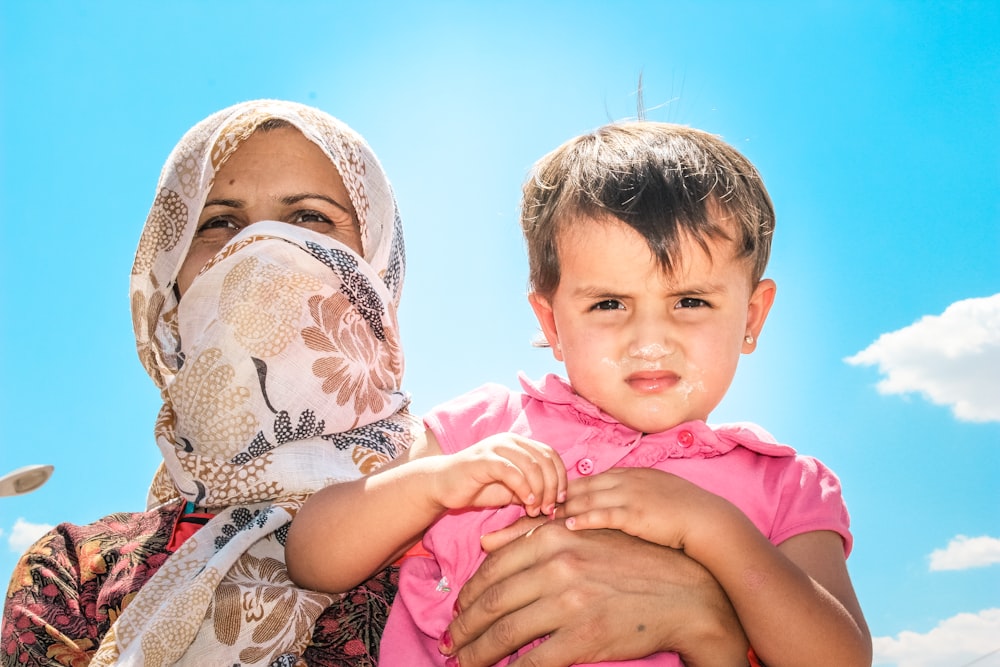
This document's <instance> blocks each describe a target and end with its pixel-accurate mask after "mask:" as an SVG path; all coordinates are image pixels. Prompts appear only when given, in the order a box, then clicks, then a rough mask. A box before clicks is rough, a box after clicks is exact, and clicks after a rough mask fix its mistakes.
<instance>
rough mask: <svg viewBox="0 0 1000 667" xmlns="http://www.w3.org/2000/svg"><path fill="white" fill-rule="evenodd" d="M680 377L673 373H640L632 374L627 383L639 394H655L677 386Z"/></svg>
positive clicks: (626, 380)
mask: <svg viewBox="0 0 1000 667" xmlns="http://www.w3.org/2000/svg"><path fill="white" fill-rule="evenodd" d="M679 380H680V376H679V375H677V373H674V372H672V371H638V372H635V373H632V374H631V375H629V376H628V377H627V378H625V382H627V383H628V385H629V386H630V387H631V388H632V389H633V390H634V391H637V392H640V393H643V394H655V393H657V392H661V391H666V390H668V389H671V388H673V387H674V386H676V385H677V382H678V381H679Z"/></svg>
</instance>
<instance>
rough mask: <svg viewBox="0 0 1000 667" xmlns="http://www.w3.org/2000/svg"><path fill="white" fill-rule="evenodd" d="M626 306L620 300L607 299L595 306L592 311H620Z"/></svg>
mask: <svg viewBox="0 0 1000 667" xmlns="http://www.w3.org/2000/svg"><path fill="white" fill-rule="evenodd" d="M624 307H625V306H623V305H622V302H621V301H619V300H618V299H605V300H604V301H598V302H597V303H595V304H594V305H593V306H591V308H590V309H591V310H620V309H622V308H624Z"/></svg>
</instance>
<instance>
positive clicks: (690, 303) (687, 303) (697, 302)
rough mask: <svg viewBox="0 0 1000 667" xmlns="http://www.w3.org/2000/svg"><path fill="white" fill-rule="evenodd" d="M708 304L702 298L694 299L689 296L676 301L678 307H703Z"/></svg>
mask: <svg viewBox="0 0 1000 667" xmlns="http://www.w3.org/2000/svg"><path fill="white" fill-rule="evenodd" d="M707 305H708V302H707V301H705V300H704V299H696V298H694V297H691V296H686V297H684V298H683V299H681V300H680V301H678V302H677V307H678V308H704V307H706V306H707Z"/></svg>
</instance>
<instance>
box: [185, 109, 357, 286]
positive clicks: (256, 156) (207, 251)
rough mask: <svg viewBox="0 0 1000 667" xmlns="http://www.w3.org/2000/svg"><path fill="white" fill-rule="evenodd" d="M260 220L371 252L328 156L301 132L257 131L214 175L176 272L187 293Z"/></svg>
mask: <svg viewBox="0 0 1000 667" xmlns="http://www.w3.org/2000/svg"><path fill="white" fill-rule="evenodd" d="M261 220H276V221H278V222H285V223H288V224H291V225H300V226H302V227H306V228H308V229H311V230H313V231H315V232H319V233H320V234H325V235H327V236H329V237H330V238H332V239H336V240H337V241H340V242H341V243H343V244H344V245H346V246H348V247H349V248H351V249H352V250H354V251H355V252H356V253H358V254H359V255H363V254H364V253H363V249H362V247H361V229H360V227H359V225H358V219H357V215H356V214H355V211H354V206H353V205H352V204H351V198H350V196H349V195H348V194H347V188H345V187H344V181H343V179H342V178H341V177H340V173H338V172H337V169H336V168H335V167H334V166H333V163H332V162H330V159H329V158H328V157H327V156H326V154H324V153H323V151H322V150H321V149H320V148H319V146H317V145H316V144H314V143H313V142H311V141H309V140H308V139H306V138H305V136H304V135H303V134H302V133H301V132H299V131H298V130H297V129H295V128H292V127H282V128H278V129H274V130H268V131H257V132H255V133H254V134H253V135H251V136H250V138H249V139H247V140H246V141H244V142H243V143H242V144H240V146H239V148H238V149H237V150H236V152H235V153H233V155H231V156H230V157H229V159H228V160H227V161H226V163H225V164H224V165H222V168H221V169H219V171H218V172H217V173H216V174H215V182H214V184H213V185H212V190H211V191H210V192H209V193H208V199H207V200H206V202H205V208H204V209H202V212H201V216H199V218H198V229H197V231H196V232H195V236H194V240H193V241H192V242H191V248H190V249H189V250H188V254H187V257H186V258H185V259H184V264H182V265H181V269H180V272H179V273H178V274H177V288H178V290H179V291H180V293H181V295H183V294H184V292H186V291H187V288H188V287H189V286H190V285H191V282H192V281H193V280H194V279H195V276H197V275H198V272H199V271H201V269H202V267H203V266H205V264H206V263H207V262H208V260H210V259H212V257H214V256H215V254H216V253H217V252H219V251H220V250H221V249H222V247H223V246H224V245H226V243H228V242H229V241H230V240H231V239H232V238H233V237H234V236H235V235H236V234H237V233H238V232H239V231H240V230H242V229H243V228H245V227H247V226H248V225H252V224H254V223H255V222H260V221H261Z"/></svg>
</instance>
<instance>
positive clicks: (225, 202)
mask: <svg viewBox="0 0 1000 667" xmlns="http://www.w3.org/2000/svg"><path fill="white" fill-rule="evenodd" d="M245 205H246V203H245V202H244V201H243V200H242V199H209V200H208V201H206V202H205V208H208V207H209V206H227V207H229V208H243V207H244V206H245Z"/></svg>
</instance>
